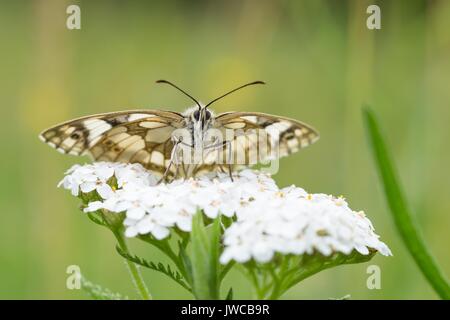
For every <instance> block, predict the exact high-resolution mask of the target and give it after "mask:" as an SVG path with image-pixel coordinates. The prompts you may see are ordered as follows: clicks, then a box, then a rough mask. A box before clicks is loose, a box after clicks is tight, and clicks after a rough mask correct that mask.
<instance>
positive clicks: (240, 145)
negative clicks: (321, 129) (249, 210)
mask: <svg viewBox="0 0 450 320" xmlns="http://www.w3.org/2000/svg"><path fill="white" fill-rule="evenodd" d="M214 127H215V128H216V129H217V130H221V131H222V132H223V137H224V140H225V141H228V143H226V144H224V145H223V148H221V149H220V150H215V151H212V152H211V153H210V155H209V157H208V156H207V157H206V160H205V163H204V164H202V165H200V166H198V168H196V170H195V172H196V174H200V173H205V172H208V171H224V172H226V171H227V170H228V169H231V170H232V171H236V170H240V169H242V168H245V167H249V166H252V165H254V164H256V163H262V162H266V161H268V160H274V159H277V158H281V157H285V156H287V155H290V154H292V153H294V152H297V151H299V150H300V149H301V148H305V147H307V146H309V145H310V144H312V143H314V142H316V141H317V140H318V139H319V133H318V132H317V131H316V130H315V129H314V128H312V127H311V126H309V125H307V124H304V123H302V122H300V121H297V120H293V119H289V118H285V117H280V116H274V115H270V114H265V113H258V112H226V113H222V114H219V115H218V116H217V117H216V119H215V125H214ZM230 130H232V132H233V135H232V136H231V138H227V133H226V132H228V133H229V132H230ZM227 157H232V158H231V161H230V160H229V159H228V160H227ZM217 159H220V161H217ZM223 163H228V165H224V164H223ZM227 167H228V169H227Z"/></svg>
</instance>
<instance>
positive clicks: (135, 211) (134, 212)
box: [127, 207, 145, 220]
mask: <svg viewBox="0 0 450 320" xmlns="http://www.w3.org/2000/svg"><path fill="white" fill-rule="evenodd" d="M144 216H145V210H144V209H142V208H140V207H134V208H130V209H128V210H127V217H128V218H130V219H134V220H139V219H142V218H143V217H144Z"/></svg>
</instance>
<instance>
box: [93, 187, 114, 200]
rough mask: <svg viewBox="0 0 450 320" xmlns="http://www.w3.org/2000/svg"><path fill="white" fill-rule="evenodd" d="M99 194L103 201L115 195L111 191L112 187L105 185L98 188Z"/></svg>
mask: <svg viewBox="0 0 450 320" xmlns="http://www.w3.org/2000/svg"><path fill="white" fill-rule="evenodd" d="M96 190H97V192H98V194H99V195H100V197H102V198H103V199H108V198H110V197H112V196H113V195H114V191H113V190H112V189H111V187H110V186H109V185H108V184H106V183H104V184H102V185H100V186H98V187H97V189H96Z"/></svg>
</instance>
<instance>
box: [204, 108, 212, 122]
mask: <svg viewBox="0 0 450 320" xmlns="http://www.w3.org/2000/svg"><path fill="white" fill-rule="evenodd" d="M205 117H206V120H209V119H211V112H209V111H208V110H206V115H205Z"/></svg>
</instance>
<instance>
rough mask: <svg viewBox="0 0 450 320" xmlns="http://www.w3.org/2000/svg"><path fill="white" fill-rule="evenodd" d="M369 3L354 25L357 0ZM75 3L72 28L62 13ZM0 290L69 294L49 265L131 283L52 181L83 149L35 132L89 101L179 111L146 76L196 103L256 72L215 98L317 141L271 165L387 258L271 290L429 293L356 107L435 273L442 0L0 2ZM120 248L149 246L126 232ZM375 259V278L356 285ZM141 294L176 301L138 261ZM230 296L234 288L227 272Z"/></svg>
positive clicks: (449, 16)
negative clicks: (347, 210)
mask: <svg viewBox="0 0 450 320" xmlns="http://www.w3.org/2000/svg"><path fill="white" fill-rule="evenodd" d="M374 3H375V4H378V5H379V6H380V7H381V14H382V29H381V30H368V29H367V28H366V19H367V17H368V14H367V13H366V8H367V6H368V5H369V4H374ZM69 4H78V5H79V6H80V7H81V30H68V29H67V28H66V18H67V14H66V8H67V6H68V5H69ZM0 39H1V43H2V49H1V51H0V52H1V53H0V55H1V57H0V70H1V73H0V74H1V76H0V88H1V89H0V92H1V95H0V105H1V114H0V115H1V119H2V123H1V126H0V130H1V135H0V139H1V167H0V181H1V183H0V188H1V190H0V203H1V215H2V221H1V223H0V237H1V238H0V240H1V241H0V298H38V299H47V298H61V299H79V298H85V297H86V296H85V295H84V294H83V292H80V291H77V290H73V291H71V290H68V289H66V278H67V274H66V268H67V266H68V265H72V264H75V265H79V266H80V268H81V271H82V272H83V274H84V275H85V276H86V277H88V278H89V279H91V280H92V281H94V282H96V283H100V284H102V285H104V286H106V287H108V288H110V289H112V290H114V291H120V292H123V293H125V294H128V295H130V296H134V290H133V288H132V286H131V285H130V281H129V278H128V274H127V271H126V269H125V265H124V263H123V261H122V259H121V258H120V257H119V256H118V255H117V254H116V252H115V250H114V246H115V243H114V240H113V237H112V235H111V234H110V233H109V232H107V230H106V229H103V228H100V227H98V226H96V225H94V224H93V223H91V222H90V221H89V220H88V219H87V217H86V216H84V214H83V213H81V212H80V211H79V210H78V206H79V202H78V200H77V199H75V198H73V197H72V196H71V195H70V194H69V193H68V192H67V191H64V190H62V189H57V188H56V184H57V182H58V181H59V180H60V179H61V178H62V177H63V172H64V171H65V170H66V169H67V168H69V167H70V166H71V165H72V164H74V163H83V162H85V161H87V159H84V158H74V157H70V156H63V155H61V154H59V153H57V152H55V150H52V149H51V148H49V147H48V146H46V145H44V144H43V143H41V142H40V141H39V140H38V138H37V135H38V133H39V132H40V131H41V130H43V129H45V128H47V127H49V126H51V125H54V124H56V123H58V122H61V121H65V120H68V119H71V118H74V117H78V116H82V115H88V114H92V113H99V112H108V111H117V110H123V109H136V108H164V109H173V110H176V111H182V110H183V109H184V108H185V107H187V106H189V105H190V104H191V102H190V101H189V100H188V99H186V97H184V96H182V95H181V94H179V93H178V92H176V91H175V90H173V89H171V88H169V87H164V86H158V85H156V84H154V81H155V80H157V79H160V78H164V79H168V80H171V81H174V82H175V83H177V84H179V85H180V86H181V87H182V88H184V89H186V90H187V91H188V92H190V93H191V94H192V95H194V96H196V97H198V98H199V99H200V100H202V101H205V102H206V101H207V100H210V99H212V98H214V97H216V96H217V95H219V94H221V93H223V92H224V91H225V90H228V89H230V88H233V87H235V86H237V85H240V84H242V83H244V82H247V81H252V80H265V81H267V83H268V85H267V86H265V87H254V88H249V89H246V90H245V91H242V92H240V93H237V94H235V95H233V96H230V97H229V98H227V99H224V100H222V101H221V102H219V103H217V104H216V105H215V110H216V111H219V112H223V111H230V110H248V111H262V112H268V113H274V114H278V115H284V116H289V117H292V118H296V119H299V120H302V121H305V122H306V123H309V124H311V125H313V126H314V127H316V128H317V129H319V131H320V133H321V140H320V141H319V142H318V143H317V144H315V145H313V146H312V147H309V148H307V149H306V150H304V151H302V152H300V153H298V154H295V155H293V156H291V157H289V158H285V159H283V160H282V161H281V169H280V172H279V173H278V174H277V175H276V176H275V178H276V180H277V181H278V182H279V184H280V185H281V186H286V185H289V184H296V185H298V186H301V187H303V188H305V189H306V190H308V191H310V192H315V193H317V192H323V193H330V194H335V195H344V196H345V197H346V198H347V200H348V201H349V203H350V206H351V207H352V208H353V209H355V210H360V209H363V210H365V212H366V214H367V215H368V216H369V218H370V219H371V220H372V221H373V223H374V225H375V228H376V231H377V233H378V234H380V235H381V238H382V240H384V241H385V242H386V243H387V244H388V245H389V246H390V248H391V249H392V251H393V253H394V257H388V258H387V257H382V256H376V257H375V258H374V259H373V260H372V261H371V262H369V263H365V264H360V265H350V266H343V267H340V268H335V269H332V270H328V271H325V272H323V273H320V274H318V275H316V276H314V277H312V278H310V279H307V280H306V281H304V282H303V283H301V284H300V285H298V286H296V287H295V288H293V289H292V290H290V291H289V292H288V293H287V294H285V296H284V298H286V299H311V298H319V299H326V298H330V297H335V298H337V297H342V296H344V295H346V294H350V295H351V297H352V299H365V298H369V299H411V298H419V299H422V298H423V299H436V298H437V295H436V294H435V293H434V292H433V291H432V289H431V288H430V286H429V285H428V284H427V283H426V281H425V279H424V277H423V276H422V275H421V273H420V271H419V270H418V268H417V267H416V265H415V264H414V262H413V260H412V259H411V257H410V256H409V255H408V253H407V252H406V250H405V247H404V245H403V244H402V242H401V241H400V238H399V235H398V234H397V233H396V231H395V229H394V226H393V222H392V219H391V216H390V214H389V212H388V211H387V208H386V205H385V201H384V198H383V196H382V192H381V188H380V184H379V182H378V180H377V176H376V172H375V167H374V165H373V162H372V159H371V158H370V153H369V148H368V145H367V142H366V137H365V132H364V128H363V127H362V119H361V105H362V104H363V103H370V104H371V105H372V106H373V108H374V109H375V111H376V113H377V114H378V116H379V117H380V119H381V121H382V125H383V127H384V129H385V133H386V136H387V138H388V140H389V144H390V146H391V148H392V152H393V154H394V156H395V160H396V163H397V166H398V168H399V171H400V175H401V178H402V182H403V185H404V187H405V189H406V192H407V194H408V197H409V199H410V200H411V204H412V205H413V207H414V211H415V213H416V218H417V220H418V222H419V223H420V227H421V230H422V231H423V234H424V237H425V239H426V241H427V243H428V245H429V247H430V249H431V251H432V252H433V254H434V256H435V257H436V259H437V260H438V262H439V264H440V266H441V268H442V269H443V271H444V272H445V273H446V274H447V275H449V274H450V255H449V247H448V244H449V242H450V233H449V225H450V214H449V211H450V197H449V190H450V188H449V187H450V171H449V170H448V165H449V163H450V150H449V147H448V141H449V139H450V130H449V127H448V121H449V119H450V108H449V101H450V90H449V81H450V1H444V0H442V1H411V0H408V1H400V0H396V1H393V0H391V1H375V0H372V1H363V0H355V1H333V0H331V1H319V0H308V1H298V0H282V1H256V0H248V1H165V2H162V1H161V2H157V1H127V2H125V1H60V0H54V1H50V0H47V1H6V0H4V1H1V8H0ZM132 247H133V250H134V251H135V252H139V253H140V254H142V255H143V256H145V257H147V258H152V259H153V260H158V259H159V257H160V256H159V254H158V253H157V252H156V251H154V250H152V249H148V248H147V247H144V246H142V245H141V244H140V243H138V242H137V241H132ZM370 264H377V265H379V266H380V267H381V271H382V289H381V290H368V289H367V288H366V279H367V276H368V275H367V274H366V268H367V266H368V265H370ZM144 275H145V278H146V280H147V281H148V284H149V287H150V289H151V291H152V293H153V295H154V296H155V298H158V299H169V298H190V295H188V294H186V293H185V292H183V291H182V289H180V287H178V286H177V284H174V283H172V282H170V280H168V279H166V278H165V277H164V276H163V275H160V274H156V273H154V272H152V271H148V270H144ZM230 283H234V284H235V295H236V298H246V297H249V295H250V286H249V285H248V283H247V282H246V280H245V279H244V278H243V277H242V276H241V275H240V274H239V273H238V272H236V271H235V272H232V274H231V276H230V277H229V278H228V280H227V281H226V283H225V288H228V286H229V284H230Z"/></svg>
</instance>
